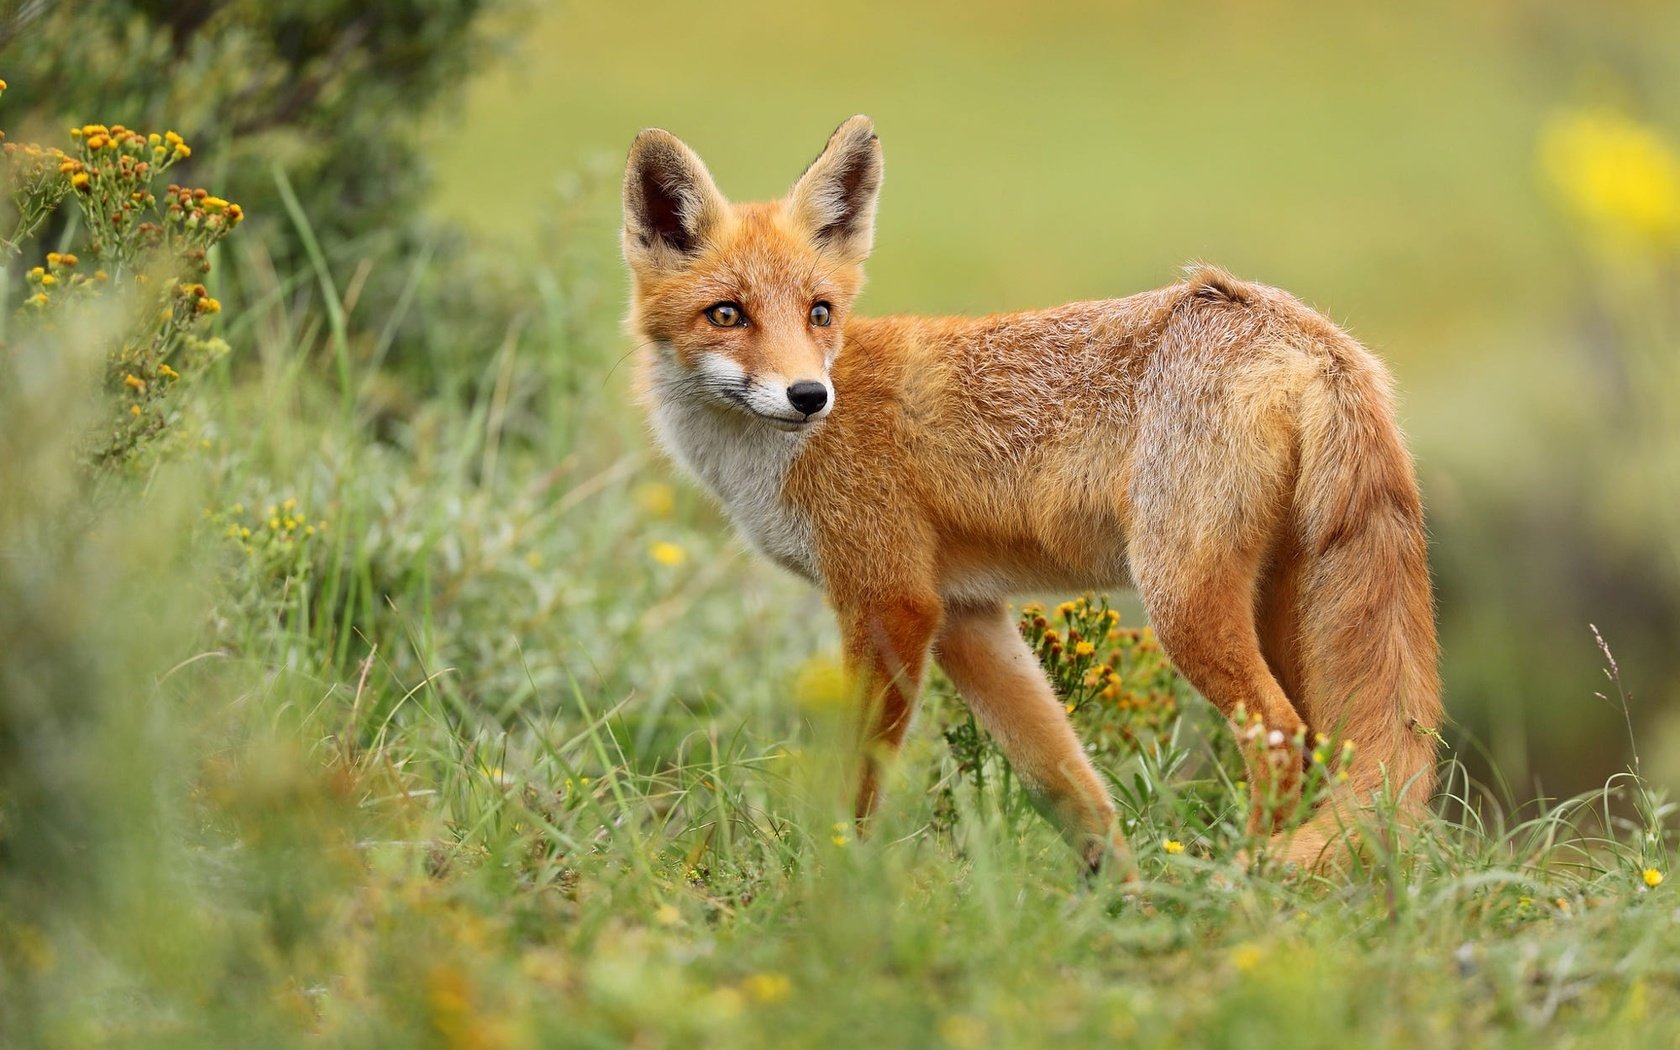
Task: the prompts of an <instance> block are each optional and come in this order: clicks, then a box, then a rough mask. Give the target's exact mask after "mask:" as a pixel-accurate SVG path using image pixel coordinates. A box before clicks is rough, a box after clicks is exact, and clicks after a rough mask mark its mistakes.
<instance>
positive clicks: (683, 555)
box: [648, 540, 688, 568]
mask: <svg viewBox="0 0 1680 1050" xmlns="http://www.w3.org/2000/svg"><path fill="white" fill-rule="evenodd" d="M648 554H649V556H651V557H652V558H653V560H654V561H656V562H658V563H659V564H661V565H664V566H668V567H670V568H676V567H677V566H678V565H681V564H682V563H683V562H685V561H687V560H688V552H687V551H685V550H683V549H682V548H681V547H679V546H677V545H676V544H675V543H668V542H666V541H664V540H661V541H660V542H658V543H655V544H654V545H653V546H652V547H649V548H648Z"/></svg>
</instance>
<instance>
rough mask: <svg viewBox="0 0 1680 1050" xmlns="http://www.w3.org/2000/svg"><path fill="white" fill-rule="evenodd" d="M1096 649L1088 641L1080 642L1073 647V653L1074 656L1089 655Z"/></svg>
mask: <svg viewBox="0 0 1680 1050" xmlns="http://www.w3.org/2000/svg"><path fill="white" fill-rule="evenodd" d="M1096 651H1097V647H1096V646H1094V645H1092V644H1091V643H1090V642H1080V643H1078V644H1077V645H1075V646H1074V647H1073V655H1075V656H1090V655H1091V654H1092V653H1094V652H1096Z"/></svg>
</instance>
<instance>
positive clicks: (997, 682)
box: [934, 602, 1127, 869]
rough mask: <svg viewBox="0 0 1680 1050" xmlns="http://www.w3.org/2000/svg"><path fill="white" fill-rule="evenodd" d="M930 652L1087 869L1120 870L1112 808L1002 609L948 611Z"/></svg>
mask: <svg viewBox="0 0 1680 1050" xmlns="http://www.w3.org/2000/svg"><path fill="white" fill-rule="evenodd" d="M934 650H935V651H934V655H935V658H936V659H937V660H938V661H939V666H940V667H941V668H943V669H944V671H945V673H946V674H947V675H948V676H950V679H951V681H952V683H954V684H955V685H956V687H957V691H958V692H959V693H961V694H962V698H963V701H964V702H965V703H967V704H968V707H969V710H971V711H973V712H974V717H975V718H976V719H977V720H978V721H979V722H980V724H981V725H983V726H985V728H986V731H987V732H989V733H991V734H992V736H993V738H994V739H996V740H997V742H998V746H999V747H1001V748H1002V749H1003V753H1004V754H1005V755H1007V756H1008V757H1009V762H1010V764H1011V765H1012V766H1013V767H1014V769H1015V774H1016V775H1017V776H1018V777H1020V778H1021V781H1022V783H1023V784H1024V785H1025V786H1026V787H1027V789H1028V790H1029V791H1031V792H1032V793H1033V794H1034V796H1035V797H1036V798H1037V800H1038V801H1039V802H1040V803H1041V804H1042V805H1043V806H1044V808H1045V809H1047V810H1048V811H1049V813H1050V815H1051V816H1052V818H1053V819H1054V820H1055V822H1056V824H1057V825H1058V826H1059V828H1060V830H1061V832H1062V834H1063V835H1064V836H1065V837H1066V838H1067V839H1068V840H1069V841H1070V842H1071V843H1072V844H1073V846H1074V848H1075V849H1077V850H1079V852H1080V855H1081V856H1082V857H1083V858H1084V859H1085V862H1086V864H1087V865H1089V866H1090V867H1091V868H1092V869H1096V868H1097V867H1099V866H1101V865H1102V864H1104V863H1105V862H1107V861H1108V860H1110V859H1111V858H1112V859H1116V860H1118V861H1119V862H1120V864H1121V866H1122V869H1124V868H1125V867H1126V866H1127V861H1126V851H1125V840H1124V839H1123V838H1122V837H1121V836H1120V833H1119V831H1118V830H1117V829H1116V828H1115V826H1114V803H1113V802H1112V801H1110V800H1109V797H1108V790H1107V788H1106V787H1105V786H1104V785H1103V782H1102V779H1101V778H1100V777H1098V776H1097V771H1096V770H1095V769H1093V768H1091V763H1090V760H1089V759H1087V758H1086V757H1085V751H1084V749H1083V748H1081V747H1080V746H1079V738H1078V737H1077V736H1075V735H1074V732H1073V726H1072V725H1070V724H1069V722H1068V717H1067V711H1066V709H1064V708H1063V707H1062V703H1061V701H1060V700H1058V699H1056V694H1055V691H1054V690H1052V689H1051V688H1050V683H1049V681H1047V680H1046V679H1045V677H1044V672H1043V670H1042V669H1041V668H1040V667H1039V664H1038V661H1037V660H1036V659H1034V658H1033V654H1032V651H1031V650H1030V649H1028V648H1027V644H1026V642H1025V641H1023V640H1022V638H1021V634H1020V632H1019V631H1017V630H1016V629H1015V625H1014V623H1013V622H1012V621H1011V619H1010V616H1009V614H1008V611H1007V610H1006V609H1005V608H1004V606H1003V604H1002V603H1001V602H998V603H986V604H982V605H961V606H951V607H947V609H946V613H945V626H944V629H943V631H942V632H941V634H940V635H939V639H938V641H937V642H935V644H934Z"/></svg>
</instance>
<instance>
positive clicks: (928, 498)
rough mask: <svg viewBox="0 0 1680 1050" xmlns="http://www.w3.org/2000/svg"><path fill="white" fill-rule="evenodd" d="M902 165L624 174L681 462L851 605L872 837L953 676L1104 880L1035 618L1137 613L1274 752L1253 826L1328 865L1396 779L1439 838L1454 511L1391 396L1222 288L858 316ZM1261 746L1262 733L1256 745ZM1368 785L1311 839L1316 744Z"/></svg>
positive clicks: (1372, 374)
mask: <svg viewBox="0 0 1680 1050" xmlns="http://www.w3.org/2000/svg"><path fill="white" fill-rule="evenodd" d="M881 179H882V162H881V146H880V141H879V140H878V138H877V137H876V135H875V131H874V128H873V126H872V125H871V123H870V121H869V120H868V118H866V117H863V116H856V117H853V118H852V119H850V120H848V121H846V122H845V123H844V124H842V125H840V127H839V129H838V130H836V131H835V132H834V134H833V136H832V137H830V139H829V141H828V145H827V147H826V148H825V149H824V150H823V152H822V154H821V155H820V156H818V157H817V159H816V160H815V161H814V162H812V164H811V165H810V167H809V168H807V169H806V171H805V173H804V174H803V175H802V176H801V177H800V178H799V180H798V181H797V182H796V183H795V184H794V186H793V189H792V190H791V191H790V192H789V193H788V195H787V196H786V197H784V198H782V199H781V200H779V201H774V202H769V203H752V204H732V203H730V202H729V201H728V200H726V199H725V198H724V196H723V194H722V193H720V192H719V190H718V188H717V186H716V184H715V183H714V182H713V180H712V178H711V175H710V174H709V173H708V172H707V170H706V167H705V165H704V164H703V163H701V160H700V158H699V157H698V156H697V155H696V154H695V153H694V152H693V151H692V150H691V149H689V147H688V146H687V145H685V144H684V143H683V142H682V141H681V140H679V139H677V138H676V137H675V136H673V135H671V134H669V133H667V132H665V131H659V130H648V131H643V132H642V133H641V134H640V135H638V136H637V137H636V140H635V142H634V144H633V145H632V146H631V149H630V157H629V163H628V166H627V169H626V172H625V180H624V230H623V248H624V257H625V260H626V262H627V264H628V267H629V272H630V312H629V320H628V327H629V330H630V332H631V334H632V336H633V337H634V339H635V340H636V341H637V343H638V344H640V346H641V349H640V350H639V351H638V353H639V364H638V381H637V385H638V390H639V397H640V399H641V400H642V402H643V403H644V405H645V406H646V408H647V410H648V412H649V415H650V417H651V422H652V428H653V431H654V433H655V435H656V437H657V440H658V442H659V443H660V444H661V445H662V446H663V447H664V449H665V450H666V451H667V452H668V453H669V454H670V456H671V457H672V458H673V459H674V460H675V461H676V462H677V464H678V465H679V466H680V467H682V468H683V469H685V470H686V472H687V473H689V474H691V475H692V476H693V477H694V478H695V479H697V480H698V481H699V483H700V484H701V485H703V486H704V487H705V488H706V489H708V490H710V492H711V494H712V495H713V496H714V497H715V498H716V499H717V500H718V501H719V502H720V503H721V505H722V506H723V508H724V510H725V511H726V512H727V513H728V515H729V517H730V518H731V519H732V521H733V522H734V524H735V526H736V528H737V529H738V530H739V531H740V533H741V534H742V536H744V537H745V539H746V540H747V541H748V542H749V543H751V544H752V546H754V547H756V548H757V549H758V550H759V551H761V552H762V553H763V554H765V555H767V556H768V557H769V558H771V559H772V560H774V561H776V562H778V563H780V564H781V565H783V566H785V567H786V568H788V569H791V570H792V571H793V572H795V573H797V574H799V575H800V576H803V577H805V578H806V579H808V580H810V581H812V582H813V583H816V584H818V585H820V586H822V587H824V588H825V589H826V590H827V592H828V595H829V598H830V599H831V601H832V604H833V606H834V609H835V610H836V613H837V615H838V618H839V626H840V632H841V637H842V641H843V645H844V652H845V659H846V663H847V665H848V668H849V672H850V673H851V674H852V675H853V676H854V679H855V681H857V682H858V683H860V696H862V697H864V698H865V699H866V703H865V705H864V714H863V717H864V732H865V734H866V735H865V741H864V743H865V746H863V747H862V748H861V751H862V756H861V766H862V769H861V773H860V777H859V783H858V786H857V791H858V794H857V813H858V817H859V819H860V820H861V819H863V818H864V817H866V816H867V815H868V814H869V813H870V811H871V810H872V808H873V806H874V805H875V801H876V795H877V791H878V784H879V780H880V771H881V768H882V764H883V763H884V762H886V761H887V760H888V759H889V758H890V757H891V755H892V754H893V753H894V752H895V751H896V749H897V748H898V746H899V744H900V742H901V741H902V740H903V738H904V735H905V731H906V729H907V728H908V726H909V723H910V718H911V714H912V711H913V709H914V706H915V702H916V697H917V692H918V689H919V687H920V685H921V683H922V678H923V673H924V670H925V667H926V664H927V661H928V658H929V657H930V656H931V657H932V658H933V659H934V660H936V661H937V662H938V664H939V666H940V667H941V668H942V669H943V670H944V671H945V673H946V674H947V675H948V676H949V677H950V679H951V681H952V682H953V683H954V684H955V685H956V687H957V690H958V691H959V693H960V694H961V695H962V697H963V700H964V701H965V702H966V703H967V704H968V706H969V707H970V709H971V710H972V711H973V712H974V714H975V716H976V718H977V719H978V720H979V721H980V723H981V724H982V725H983V726H985V728H986V729H987V730H988V731H989V732H990V733H991V734H992V736H993V737H994V738H995V739H996V741H997V743H998V745H999V746H1000V747H1001V748H1002V750H1003V752H1004V754H1005V755H1007V756H1008V758H1009V760H1010V762H1011V764H1012V765H1013V767H1014V769H1015V771H1016V773H1017V774H1018V776H1019V778H1020V779H1021V781H1022V782H1023V783H1025V784H1026V785H1028V786H1029V788H1030V790H1032V791H1033V792H1034V793H1035V795H1036V796H1037V797H1038V799H1039V800H1040V801H1041V802H1042V803H1043V806H1044V808H1045V809H1046V810H1047V811H1048V813H1049V814H1050V815H1051V816H1052V817H1053V819H1054V820H1055V821H1056V823H1057V824H1058V825H1059V827H1060V829H1061V831H1062V832H1063V834H1064V835H1065V836H1066V837H1067V839H1068V840H1069V841H1070V842H1071V843H1072V844H1073V845H1074V846H1075V848H1076V849H1078V850H1079V851H1080V852H1081V854H1082V856H1083V858H1084V859H1085V861H1086V862H1087V863H1088V864H1089V865H1091V866H1092V867H1093V868H1094V867H1096V866H1099V865H1101V864H1103V863H1104V862H1105V860H1106V859H1108V858H1118V859H1119V862H1120V863H1122V864H1125V863H1129V861H1128V860H1126V856H1127V855H1126V853H1125V842H1124V837H1123V835H1122V834H1121V833H1120V831H1119V828H1118V827H1117V822H1116V813H1115V807H1114V804H1113V802H1112V801H1111V800H1110V798H1109V794H1108V792H1107V790H1106V789H1105V787H1104V784H1103V781H1102V780H1101V779H1100V778H1099V776H1098V774H1097V772H1096V771H1095V770H1094V769H1093V768H1092V766H1091V763H1090V761H1089V760H1088V759H1087V757H1086V755H1085V753H1084V751H1083V749H1082V748H1081V747H1080V743H1079V740H1078V739H1077V737H1076V736H1075V734H1074V731H1073V728H1072V726H1071V724H1070V723H1069V721H1068V718H1067V715H1066V712H1065V710H1064V708H1063V706H1062V704H1061V703H1060V702H1059V701H1058V700H1057V698H1056V696H1055V694H1054V692H1053V690H1052V689H1051V686H1050V684H1049V682H1048V681H1047V680H1046V679H1045V677H1044V675H1043V673H1042V672H1041V671H1040V669H1039V667H1038V664H1037V662H1036V660H1035V659H1034V658H1033V656H1032V654H1031V653H1030V652H1029V651H1028V649H1027V647H1026V645H1025V643H1024V642H1023V640H1022V638H1021V637H1020V635H1019V633H1018V632H1017V630H1016V628H1015V626H1014V623H1013V621H1012V618H1011V616H1010V614H1009V612H1008V607H1007V606H1006V604H1005V601H1006V599H1007V598H1009V596H1011V595H1013V594H1017V593H1020V592H1031V591H1049V590H1094V589H1104V588H1115V587H1125V586H1132V587H1135V588H1136V589H1137V592H1138V594H1139V595H1140V597H1141V598H1142V600H1143V603H1144V607H1145V609H1146V611H1147V612H1148V615H1149V619H1150V622H1151V624H1152V625H1153V627H1154V629H1155V632H1156V635H1157V637H1158V638H1159V640H1160V643H1161V645H1162V647H1163V648H1164V649H1165V651H1166V652H1167V654H1168V655H1169V656H1170V657H1171V658H1172V660H1173V662H1174V663H1175V664H1176V666H1177V667H1178V668H1179V670H1180V671H1181V672H1182V673H1183V674H1184V676H1185V677H1186V678H1187V679H1188V680H1189V681H1190V682H1191V684H1193V685H1194V686H1195V687H1196V688H1197V689H1198V690H1199V691H1200V692H1201V693H1202V694H1203V695H1204V696H1205V697H1207V699H1208V700H1210V701H1211V702H1212V703H1213V704H1214V705H1215V706H1216V707H1217V708H1218V709H1219V710H1220V711H1221V712H1222V713H1223V714H1224V715H1225V716H1226V717H1227V718H1228V719H1235V718H1237V717H1238V716H1239V713H1240V712H1245V711H1246V712H1249V713H1251V715H1258V716H1259V717H1261V718H1262V719H1264V725H1265V727H1266V730H1267V733H1266V736H1265V738H1263V739H1266V740H1269V742H1270V746H1269V748H1268V747H1266V746H1262V747H1260V748H1258V749H1253V748H1251V749H1249V754H1248V762H1249V770H1248V779H1249V782H1250V784H1251V787H1252V791H1253V792H1254V806H1253V811H1252V814H1251V817H1250V830H1251V831H1252V832H1254V833H1255V834H1257V835H1271V836H1273V837H1274V839H1275V841H1273V842H1270V843H1268V847H1269V848H1270V849H1271V850H1272V852H1273V853H1274V855H1278V856H1281V857H1283V858H1285V859H1286V860H1289V861H1293V862H1296V863H1299V864H1302V865H1307V866H1312V865H1317V864H1319V863H1321V862H1322V861H1323V859H1324V858H1326V857H1329V856H1332V855H1334V854H1336V853H1337V847H1338V846H1339V845H1340V844H1341V843H1342V832H1343V828H1344V826H1346V825H1347V824H1348V823H1350V821H1351V819H1352V818H1353V816H1354V815H1355V814H1356V813H1357V812H1358V808H1359V807H1360V806H1361V805H1369V803H1370V799H1371V797H1372V796H1373V795H1374V794H1375V793H1376V792H1378V791H1379V790H1381V789H1384V788H1386V789H1387V790H1388V791H1389V793H1390V796H1391V797H1392V798H1393V799H1395V800H1396V802H1397V805H1398V807H1399V809H1400V810H1401V812H1402V813H1403V814H1405V815H1407V816H1410V817H1416V816H1417V815H1419V814H1421V813H1422V812H1423V810H1424V808H1425V805H1426V803H1427V800H1428V799H1429V797H1430V795H1431V794H1432V792H1433V790H1434V779H1435V770H1434V763H1435V748H1434V726H1435V725H1436V724H1437V722H1438V721H1439V718H1440V714H1441V706H1440V682H1439V679H1438V675H1437V669H1436V660H1437V648H1436V640H1435V622H1434V609H1433V597H1432V593H1431V587H1430V578H1429V567H1428V562H1427V556H1426V541H1425V536H1424V524H1423V511H1422V506H1421V503H1420V500H1419V496H1418V490H1417V484H1416V481H1415V479H1414V475H1413V469H1412V462H1411V458H1410V455H1409V453H1408V452H1407V450H1406V447H1405V444H1404V442H1403V439H1402V436H1401V434H1400V431H1399V429H1398V428H1397V426H1396V424H1395V421H1394V414H1393V409H1392V407H1391V397H1390V385H1391V384H1390V379H1389V376H1388V373H1387V371H1386V370H1385V369H1384V367H1383V366H1382V364H1381V363H1380V362H1379V361H1378V360H1377V359H1376V358H1375V357H1374V356H1373V355H1372V354H1371V353H1370V352H1369V351H1367V350H1366V349H1365V348H1364V347H1363V346H1361V345H1360V344H1359V343H1358V342H1356V341H1354V339H1353V338H1351V337H1350V336H1348V335H1347V334H1346V333H1345V332H1343V331H1342V330H1341V329H1339V328H1337V327H1336V326H1335V325H1334V324H1332V323H1331V322H1330V321H1328V320H1326V319H1325V318H1324V317H1322V316H1321V315H1319V314H1317V313H1315V312H1313V311H1312V310H1311V309H1309V308H1307V307H1306V306H1304V305H1303V304H1302V303H1301V302H1300V301H1299V300H1297V299H1295V298H1294V297H1293V296H1290V295H1288V294H1286V293H1284V292H1281V291H1278V290H1276V289H1274V288H1269V287H1265V286H1263V285H1258V284H1249V283H1246V282H1242V281H1238V280H1236V279H1235V278H1233V277H1231V276H1230V275H1229V274H1226V273H1224V272H1222V271H1220V270H1217V269H1214V268H1211V267H1206V266H1200V267H1194V268H1192V270H1191V271H1190V272H1189V273H1188V275H1187V277H1186V278H1185V279H1184V280H1182V281H1180V282H1179V283H1177V284H1174V285H1171V286H1169V287H1166V288H1162V289H1159V290H1156V291H1151V292H1143V293H1141V294H1137V295H1133V296H1130V297H1128V298H1124V299H1109V300H1102V301H1097V302H1079V303H1071V304H1069V305H1066V306H1059V307H1056V308H1054V309H1049V310H1038V311H1029V312H1023V313H1006V314H996V315H993V316H989V317H978V318H967V317H883V318H866V317H858V316H855V315H854V314H853V313H852V304H853V302H854V300H856V298H857V296H858V292H859V290H860V289H861V288H862V286H863V280H864V277H863V263H864V260H865V258H866V257H867V256H868V255H869V252H870V248H871V246H872V244H873V240H874V225H875V209H876V200H877V196H878V194H879V192H880V189H881ZM1245 728H1246V727H1245ZM1312 731H1323V732H1327V733H1334V734H1337V735H1339V736H1342V737H1345V738H1346V739H1348V740H1351V741H1353V742H1354V743H1355V744H1356V745H1357V751H1358V755H1359V758H1358V761H1357V762H1355V763H1353V768H1352V770H1351V777H1350V778H1348V779H1347V780H1346V781H1345V782H1344V783H1341V784H1340V785H1339V786H1338V787H1337V789H1336V790H1335V792H1334V793H1332V795H1331V796H1330V798H1329V799H1328V800H1327V801H1326V802H1324V803H1322V804H1321V805H1320V808H1319V810H1318V811H1317V812H1316V813H1315V814H1314V815H1313V816H1312V817H1311V818H1310V819H1309V820H1308V821H1307V822H1306V823H1305V824H1304V825H1303V826H1301V827H1300V828H1299V829H1297V830H1296V831H1294V833H1293V834H1286V833H1285V832H1284V831H1283V830H1282V828H1283V825H1282V823H1281V822H1280V814H1281V813H1282V812H1283V811H1284V810H1286V809H1287V808H1288V807H1287V806H1278V805H1274V804H1263V803H1266V800H1271V801H1272V802H1276V801H1277V800H1279V799H1283V800H1288V799H1290V798H1296V799H1298V797H1299V792H1300V790H1301V781H1302V775H1303V768H1302V758H1301V753H1302V752H1301V749H1300V748H1299V747H1298V746H1294V744H1295V742H1296V741H1298V740H1299V739H1300V735H1299V734H1301V733H1305V732H1312Z"/></svg>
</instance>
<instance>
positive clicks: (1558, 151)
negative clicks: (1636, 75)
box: [1540, 109, 1680, 247]
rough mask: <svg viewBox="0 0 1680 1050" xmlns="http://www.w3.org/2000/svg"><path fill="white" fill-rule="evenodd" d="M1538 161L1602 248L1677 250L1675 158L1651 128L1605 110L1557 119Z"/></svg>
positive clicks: (1679, 172) (1679, 217) (1679, 209)
mask: <svg viewBox="0 0 1680 1050" xmlns="http://www.w3.org/2000/svg"><path fill="white" fill-rule="evenodd" d="M1540 162H1541V167H1542V169H1543V170H1544V172H1545V174H1546V177H1547V178H1548V179H1549V180H1550V181H1551V183H1552V185H1553V187H1554V188H1555V189H1557V190H1558V192H1559V194H1560V195H1561V196H1562V198H1563V200H1564V203H1565V204H1566V205H1567V206H1568V207H1569V208H1570V210H1572V211H1573V212H1574V213H1575V214H1576V215H1577V216H1578V217H1579V218H1581V219H1582V220H1583V221H1584V222H1585V223H1586V224H1587V226H1588V227H1589V228H1590V229H1591V230H1592V231H1593V232H1594V234H1595V235H1596V236H1598V237H1599V238H1600V239H1601V240H1602V241H1604V242H1606V243H1608V244H1609V245H1611V246H1618V247H1619V246H1626V245H1629V244H1638V243H1641V242H1644V243H1657V244H1661V243H1665V242H1675V243H1680V155H1677V154H1676V152H1675V149H1674V146H1673V145H1672V144H1671V143H1669V142H1668V141H1666V140H1665V139H1664V138H1663V137H1662V136H1661V135H1659V134H1658V133H1657V131H1656V130H1655V129H1653V128H1650V127H1648V126H1646V125H1644V124H1641V123H1639V122H1638V121H1636V120H1633V119H1631V118H1629V117H1627V116H1624V115H1623V114H1620V113H1616V112H1614V111H1611V110H1604V109H1601V110H1574V111H1568V112H1564V113H1560V114H1558V115H1557V116H1556V117H1554V118H1552V120H1551V121H1550V123H1548V124H1547V126H1546V128H1545V130H1544V131H1543V132H1542V134H1541V138H1540Z"/></svg>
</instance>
